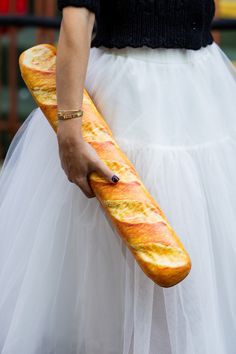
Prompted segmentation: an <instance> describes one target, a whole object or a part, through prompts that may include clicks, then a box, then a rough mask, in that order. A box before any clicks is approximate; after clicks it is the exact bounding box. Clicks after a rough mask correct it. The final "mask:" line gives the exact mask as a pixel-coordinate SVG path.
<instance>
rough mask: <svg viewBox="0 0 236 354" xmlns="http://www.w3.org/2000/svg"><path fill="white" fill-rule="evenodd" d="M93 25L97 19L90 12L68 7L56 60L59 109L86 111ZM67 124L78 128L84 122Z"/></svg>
mask: <svg viewBox="0 0 236 354" xmlns="http://www.w3.org/2000/svg"><path fill="white" fill-rule="evenodd" d="M93 23H94V16H93V14H92V13H91V12H89V11H88V10H87V9H84V8H76V9H75V8H65V9H64V11H63V19H62V23H61V28H60V34H59V40H58V45H57V59H56V92H57V106H58V109H68V110H71V109H80V108H82V101H83V90H84V82H85V78H86V72H87V65H88V58H89V51H90V43H91V36H92V29H93ZM70 121H72V120H70ZM75 121H76V122H75ZM58 123H59V125H61V124H63V123H64V122H61V121H59V122H58ZM65 124H67V126H68V125H71V126H72V125H73V126H75V124H76V125H77V126H78V125H81V119H73V122H70V123H69V121H67V122H65Z"/></svg>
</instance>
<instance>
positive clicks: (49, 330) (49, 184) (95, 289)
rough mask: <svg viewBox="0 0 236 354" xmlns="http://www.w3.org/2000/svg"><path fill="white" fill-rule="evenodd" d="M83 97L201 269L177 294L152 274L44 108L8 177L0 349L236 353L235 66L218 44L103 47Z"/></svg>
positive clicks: (0, 183) (2, 211) (15, 353)
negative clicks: (66, 159) (76, 177)
mask: <svg viewBox="0 0 236 354" xmlns="http://www.w3.org/2000/svg"><path fill="white" fill-rule="evenodd" d="M85 87H86V89H87V90H88V92H89V94H90V95H91V97H92V98H93V100H94V102H95V104H96V106H97V108H98V109H99V111H100V112H101V113H102V114H103V116H104V118H105V119H106V121H107V122H108V124H109V126H110V128H111V129H112V131H113V135H114V137H115V138H116V140H117V142H118V143H119V145H120V147H121V148H122V150H123V151H124V152H125V153H126V154H127V156H128V157H129V158H130V160H131V161H132V162H133V163H134V165H135V167H136V169H137V172H138V173H139V174H140V176H141V178H142V180H143V182H144V184H145V185H146V187H147V189H148V190H149V191H150V193H151V194H152V196H153V197H154V198H155V199H156V200H157V202H158V203H159V204H160V206H161V208H162V210H163V211H164V212H165V214H166V216H167V218H168V220H169V222H170V223H171V225H172V226H173V228H174V229H175V231H176V233H177V234H178V235H179V236H180V238H181V240H182V242H183V244H184V246H185V248H186V250H187V251H188V253H189V254H190V257H191V259H192V270H191V272H190V274H189V276H188V277H187V278H186V279H184V281H182V282H181V283H179V284H178V285H176V286H174V287H172V288H168V289H163V288H161V287H159V286H157V285H155V284H154V283H153V282H152V281H151V280H150V279H149V278H147V277H146V275H145V274H144V273H143V272H142V271H141V269H140V268H139V266H138V265H137V263H136V262H135V261H134V259H133V257H132V255H131V254H130V252H129V250H128V249H127V248H126V246H125V245H124V243H123V241H122V240H121V239H120V237H119V235H118V234H117V233H116V231H115V230H114V229H113V227H112V225H111V224H110V223H109V221H108V220H107V218H106V216H105V214H104V211H103V210H102V208H101V206H100V205H99V202H98V201H97V199H96V198H93V199H88V198H87V197H85V196H84V194H83V193H82V192H81V190H80V189H79V188H78V187H77V186H76V185H75V184H73V183H70V182H69V181H68V179H67V177H66V175H65V173H64V171H63V170H62V168H61V165H60V160H59V154H58V146H57V140H56V135H55V133H54V131H53V130H52V128H51V127H50V125H49V123H48V122H47V120H46V119H45V117H44V115H43V113H42V111H41V110H40V109H39V108H37V109H35V110H33V111H32V112H31V114H30V115H29V116H28V117H27V118H26V120H25V122H24V124H23V125H22V126H21V127H20V129H19V130H18V132H17V134H16V135H15V137H14V139H13V141H12V143H11V145H10V148H9V150H8V154H7V156H6V159H5V161H4V165H3V168H2V171H1V175H0V289H1V291H0V353H1V354H212V353H217V354H234V353H235V348H236V336H235V333H236V302H235V293H236V277H235V271H236V238H235V230H236V218H235V214H236V187H235V180H236V160H235V156H236V114H235V113H236V70H235V69H234V67H233V65H232V64H231V62H230V60H229V58H228V57H227V56H226V55H225V54H224V52H223V51H222V50H221V49H220V47H219V46H218V45H217V44H216V43H215V42H213V44H211V45H209V46H207V47H203V48H201V49H200V50H197V51H194V50H186V49H165V48H158V49H157V48H156V49H151V48H148V47H140V48H131V47H126V48H123V49H116V48H112V49H108V48H105V47H100V48H95V47H94V48H91V51H90V57H89V63H88V70H87V76H86V82H85Z"/></svg>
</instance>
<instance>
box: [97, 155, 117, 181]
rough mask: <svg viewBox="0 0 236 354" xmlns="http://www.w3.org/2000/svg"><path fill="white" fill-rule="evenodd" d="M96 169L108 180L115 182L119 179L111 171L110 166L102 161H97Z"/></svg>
mask: <svg viewBox="0 0 236 354" xmlns="http://www.w3.org/2000/svg"><path fill="white" fill-rule="evenodd" d="M96 167H97V171H99V172H100V173H101V174H102V175H103V176H104V177H105V178H106V179H107V180H108V181H109V182H112V183H117V182H118V181H119V177H118V176H117V175H116V174H115V173H114V172H113V171H112V170H110V168H109V167H108V166H107V165H106V164H105V163H104V162H103V161H102V160H100V161H98V163H97V165H96Z"/></svg>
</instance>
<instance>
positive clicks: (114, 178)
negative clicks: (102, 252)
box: [111, 175, 119, 183]
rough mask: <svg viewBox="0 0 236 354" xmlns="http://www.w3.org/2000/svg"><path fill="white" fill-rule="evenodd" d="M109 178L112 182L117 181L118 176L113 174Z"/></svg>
mask: <svg viewBox="0 0 236 354" xmlns="http://www.w3.org/2000/svg"><path fill="white" fill-rule="evenodd" d="M111 179H112V182H115V183H117V182H118V181H119V177H118V176H116V175H113V176H112V177H111Z"/></svg>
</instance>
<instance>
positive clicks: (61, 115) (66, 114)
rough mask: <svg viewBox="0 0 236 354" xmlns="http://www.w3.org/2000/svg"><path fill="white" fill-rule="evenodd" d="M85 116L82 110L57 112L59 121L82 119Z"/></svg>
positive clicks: (60, 110)
mask: <svg viewBox="0 0 236 354" xmlns="http://www.w3.org/2000/svg"><path fill="white" fill-rule="evenodd" d="M82 116H83V111H82V109H77V110H76V109H75V110H68V109H65V110H62V109H59V110H58V111H57V118H58V119H57V120H67V119H73V118H80V117H82Z"/></svg>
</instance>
